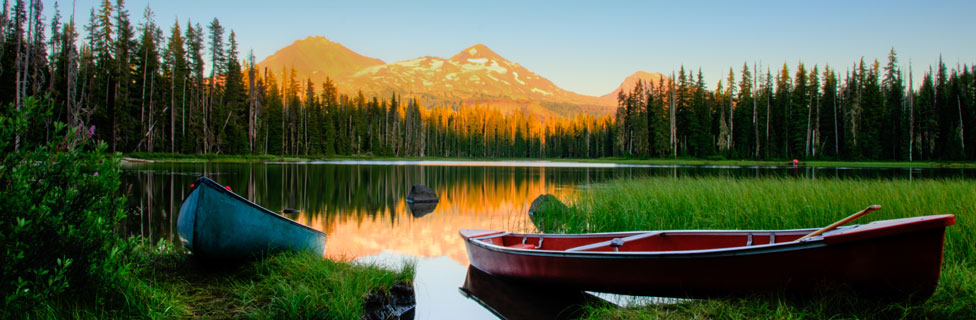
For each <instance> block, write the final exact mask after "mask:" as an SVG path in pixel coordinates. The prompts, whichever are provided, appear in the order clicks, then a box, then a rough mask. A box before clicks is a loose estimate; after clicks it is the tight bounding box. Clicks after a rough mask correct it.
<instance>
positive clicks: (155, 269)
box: [144, 252, 413, 319]
mask: <svg viewBox="0 0 976 320" xmlns="http://www.w3.org/2000/svg"><path fill="white" fill-rule="evenodd" d="M144 276H145V278H147V280H148V281H152V282H154V283H156V284H159V285H160V286H162V287H164V288H167V290H166V291H168V292H180V293H181V294H180V295H178V296H177V297H175V300H177V301H179V305H180V306H182V307H183V310H181V311H182V312H181V314H180V316H181V317H193V318H212V319H228V318H251V319H360V318H363V316H364V315H365V314H366V312H367V310H366V306H365V305H366V302H367V300H368V299H369V298H370V296H371V295H377V294H378V295H381V296H385V295H386V294H387V293H388V292H390V291H391V289H392V288H393V287H394V286H396V285H398V284H400V285H403V284H406V285H408V286H412V279H413V267H412V266H411V265H407V266H405V267H404V269H402V270H398V271H391V270H387V269H383V268H380V267H375V266H370V265H360V264H355V263H350V262H349V261H332V260H328V259H323V258H322V257H319V256H316V255H313V254H311V253H291V252H286V253H281V254H278V255H274V256H270V257H267V258H264V259H260V260H257V261H254V262H250V263H244V264H241V265H237V266H233V267H230V268H219V269H213V268H210V267H208V266H206V263H204V262H198V261H195V260H193V259H192V258H190V257H189V256H187V255H185V254H166V255H162V256H159V257H158V260H156V261H155V262H153V263H151V264H150V265H149V268H147V270H146V273H145V274H144Z"/></svg>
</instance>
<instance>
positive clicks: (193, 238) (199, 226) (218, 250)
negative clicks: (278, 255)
mask: <svg viewBox="0 0 976 320" xmlns="http://www.w3.org/2000/svg"><path fill="white" fill-rule="evenodd" d="M177 230H178V232H179V234H180V239H181V241H182V242H183V245H184V247H186V248H188V249H190V251H191V252H192V253H193V255H194V256H195V257H200V258H205V259H218V260H239V259H247V258H251V257H255V256H259V255H261V254H266V253H273V252H278V251H282V250H295V251H311V252H314V253H316V254H319V255H323V254H324V253H325V234H324V233H322V232H320V231H318V230H315V229H312V228H309V227H307V226H305V225H302V224H299V223H297V222H295V221H292V220H290V219H288V218H285V217H282V216H280V215H278V214H276V213H274V212H273V211H270V210H268V209H265V208H263V207H261V206H258V205H256V204H254V203H253V202H250V201H248V200H247V199H245V198H243V197H241V196H239V195H237V194H235V193H233V192H231V191H229V190H227V189H225V188H224V186H221V185H220V184H218V183H216V182H214V181H213V180H210V179H208V178H200V179H199V180H197V182H196V183H195V184H194V187H193V188H192V189H191V191H190V194H189V195H188V196H187V198H186V199H185V200H184V201H183V204H182V206H181V207H180V214H179V218H178V219H177Z"/></svg>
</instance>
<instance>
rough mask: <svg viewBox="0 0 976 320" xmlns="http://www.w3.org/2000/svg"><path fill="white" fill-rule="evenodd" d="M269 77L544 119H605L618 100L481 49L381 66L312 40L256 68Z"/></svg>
mask: <svg viewBox="0 0 976 320" xmlns="http://www.w3.org/2000/svg"><path fill="white" fill-rule="evenodd" d="M258 65H259V66H260V67H262V68H263V67H267V68H269V71H271V72H275V73H278V72H281V70H282V68H285V69H286V70H288V69H290V68H291V67H294V68H295V71H296V75H297V77H298V78H299V79H304V78H306V77H307V78H309V79H311V80H312V81H313V82H315V83H316V84H320V83H322V82H323V81H324V79H325V77H326V76H329V77H330V78H331V79H332V80H333V81H334V82H335V84H336V87H338V89H339V92H341V93H344V94H348V95H354V94H356V93H357V92H359V91H362V92H363V94H364V95H366V96H367V97H374V96H375V97H380V98H388V97H389V96H390V95H392V94H393V93H396V94H398V95H400V96H401V97H402V98H404V99H412V98H416V99H419V100H420V101H421V103H422V104H424V105H427V106H430V105H434V104H446V105H456V104H460V103H464V104H469V105H474V104H480V105H490V106H492V107H493V108H497V109H500V110H501V111H502V112H506V113H508V112H513V111H516V110H524V111H528V112H531V113H534V114H537V115H539V116H541V117H543V118H547V117H551V116H574V115H576V114H579V113H588V114H595V115H604V114H609V113H611V112H612V111H613V110H614V108H615V106H616V98H614V99H604V98H601V97H593V96H587V95H582V94H578V93H575V92H571V91H567V90H564V89H562V88H559V87H558V86H556V85H555V84H554V83H552V81H549V80H548V79H546V78H544V77H542V76H540V75H538V74H536V73H535V72H532V71H530V70H528V69H526V68H525V67H523V66H521V65H519V64H518V63H515V62H512V61H509V60H507V59H505V58H503V57H502V56H501V55H499V54H497V53H495V52H494V51H492V50H491V49H489V48H488V47H487V46H485V45H483V44H476V45H474V46H471V47H468V48H465V49H464V50H462V51H461V52H459V53H457V54H455V55H453V56H451V57H450V58H447V59H445V58H440V57H430V56H427V57H421V58H416V59H412V60H406V61H399V62H393V63H383V61H381V60H379V59H375V58H370V57H365V56H362V55H360V54H358V53H356V52H354V51H352V50H349V49H348V48H346V47H344V46H342V45H341V44H339V43H335V42H332V41H329V40H328V39H326V38H325V37H321V36H319V37H308V38H306V39H304V40H299V41H296V42H295V43H293V44H291V45H289V46H288V47H285V48H282V49H281V50H278V52H276V53H275V54H273V55H271V56H269V57H268V58H267V59H265V60H264V61H262V62H261V63H259V64H258Z"/></svg>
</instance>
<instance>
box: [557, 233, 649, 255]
mask: <svg viewBox="0 0 976 320" xmlns="http://www.w3.org/2000/svg"><path fill="white" fill-rule="evenodd" d="M661 233H662V232H661V231H652V232H644V233H638V234H635V235H632V236H629V237H626V238H613V239H610V240H607V241H601V242H597V243H593V244H587V245H582V246H579V247H574V248H569V249H566V251H568V252H573V251H588V250H593V249H597V248H602V247H606V246H610V247H612V248H613V250H614V251H619V250H620V247H622V246H623V245H624V243H627V242H628V241H635V240H640V239H644V238H650V237H653V236H656V235H659V234H661Z"/></svg>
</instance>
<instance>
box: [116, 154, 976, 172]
mask: <svg viewBox="0 0 976 320" xmlns="http://www.w3.org/2000/svg"><path fill="white" fill-rule="evenodd" d="M125 156H126V157H128V158H135V159H145V160H153V161H161V162H260V161H285V162H300V161H309V160H377V161H383V160H397V161H403V160H416V161H421V160H449V161H469V160H471V161H486V160H487V161H554V162H589V163H620V164H637V165H664V166H670V165H676V166H712V165H717V166H788V165H792V164H791V160H725V159H717V160H709V159H691V158H678V159H638V158H617V157H614V158H598V159H561V158H551V159H540V158H449V157H384V156H369V155H361V156H345V155H343V156H325V155H305V156H301V157H297V156H276V155H226V154H213V153H205V154H182V153H162V152H153V153H150V152H134V153H129V154H126V155H125ZM802 165H803V166H809V167H828V168H833V167H849V168H976V163H973V162H927V161H914V162H908V161H803V162H802Z"/></svg>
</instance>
